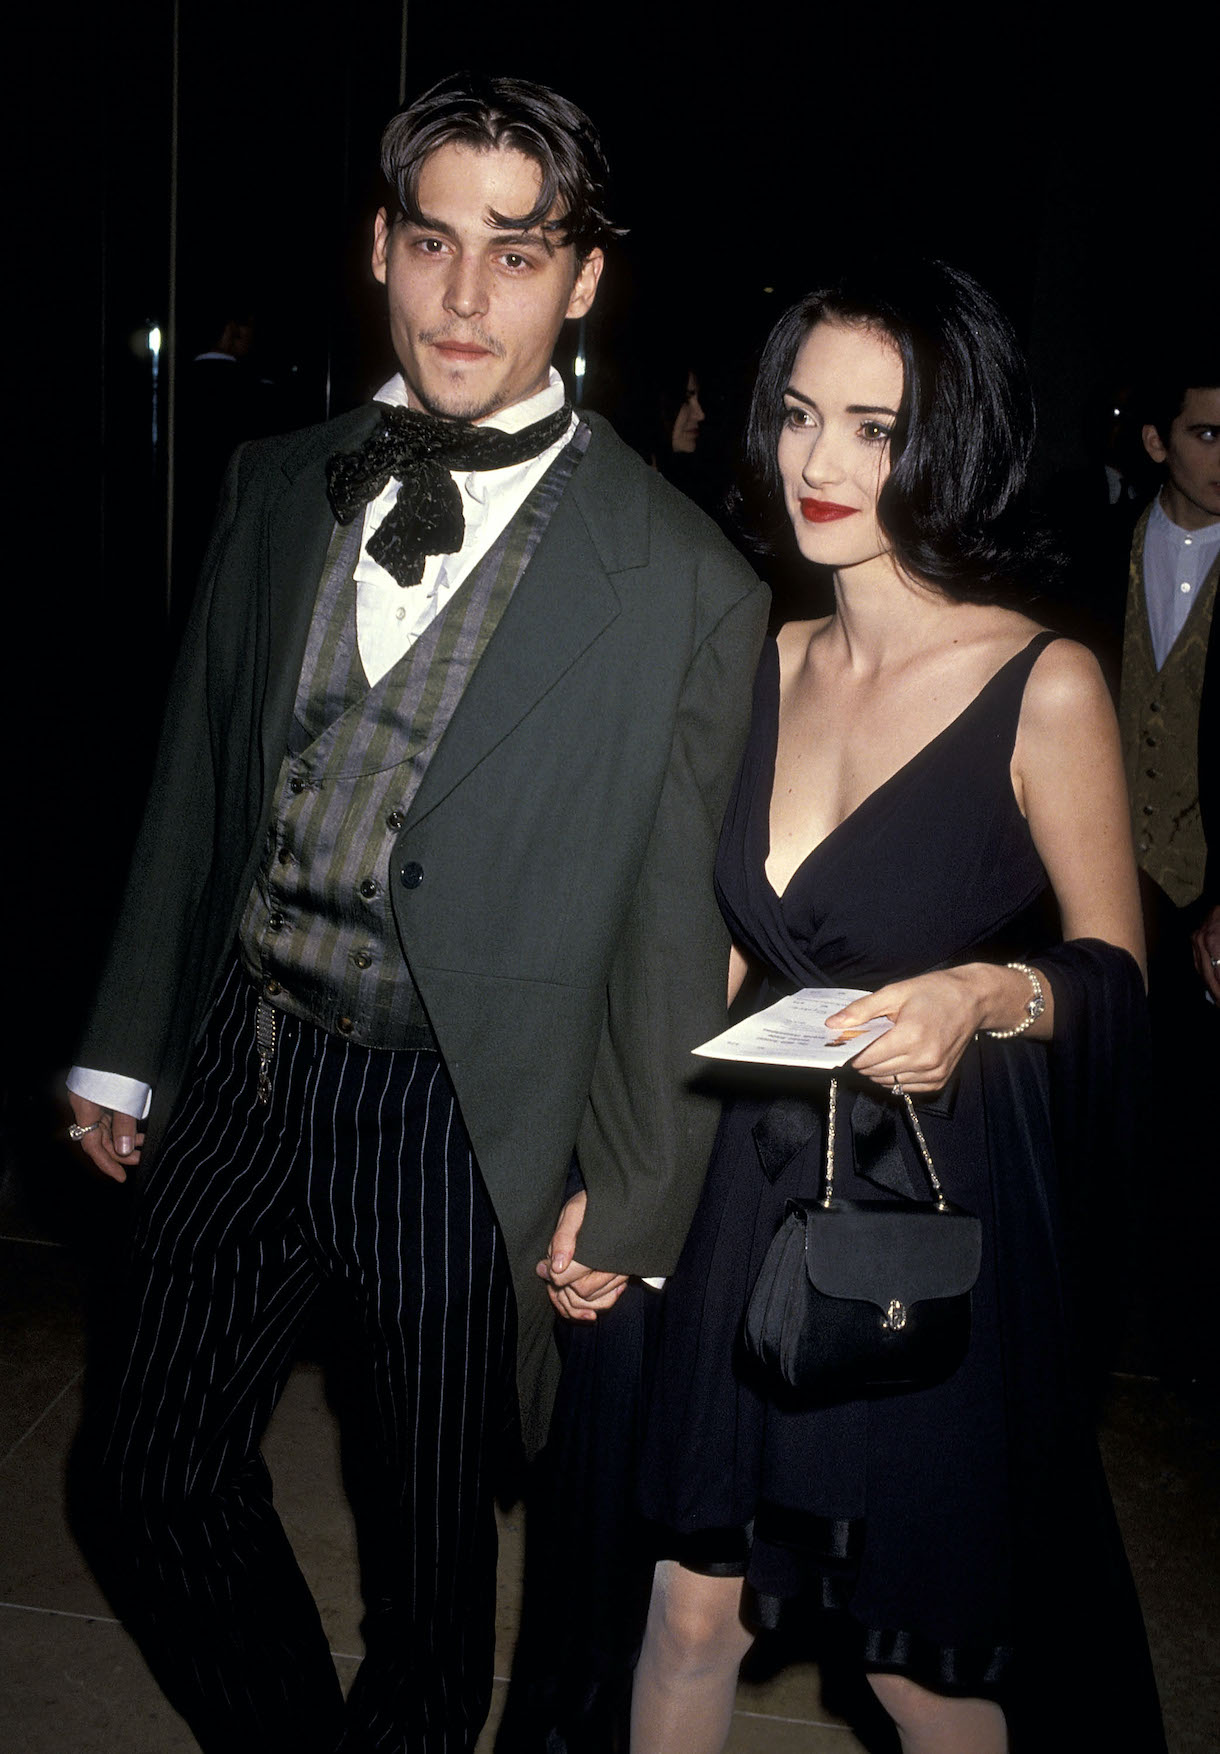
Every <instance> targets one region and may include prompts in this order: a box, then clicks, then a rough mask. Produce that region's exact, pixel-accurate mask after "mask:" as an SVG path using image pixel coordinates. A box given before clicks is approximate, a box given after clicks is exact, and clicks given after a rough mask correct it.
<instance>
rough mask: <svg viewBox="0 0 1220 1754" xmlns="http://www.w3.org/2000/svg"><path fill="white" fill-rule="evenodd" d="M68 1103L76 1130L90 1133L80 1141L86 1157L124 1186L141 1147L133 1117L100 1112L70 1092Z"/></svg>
mask: <svg viewBox="0 0 1220 1754" xmlns="http://www.w3.org/2000/svg"><path fill="white" fill-rule="evenodd" d="M68 1101H69V1102H70V1103H71V1104H72V1113H73V1115H74V1116H75V1118H76V1124H77V1126H78V1127H87V1128H88V1129H89V1130H88V1131H87V1132H86V1133H85V1135H84V1137H83V1138H82V1139H81V1141H80V1148H81V1150H82V1151H83V1152H84V1154H85V1156H86V1157H87V1158H88V1159H89V1161H90V1163H91V1164H92V1165H93V1166H94V1168H95V1169H100V1170H101V1172H102V1174H103V1175H108V1176H109V1177H110V1179H111V1181H116V1182H125V1181H126V1180H127V1171H128V1169H134V1167H135V1165H136V1164H137V1163H139V1161H140V1146H141V1145H142V1144H143V1143H144V1135H143V1133H139V1132H137V1131H136V1121H135V1116H134V1115H124V1114H119V1113H118V1112H117V1110H115V1109H111V1108H101V1107H99V1105H98V1104H97V1103H96V1102H90V1101H89V1100H88V1098H87V1097H84V1096H78V1095H77V1094H76V1092H75V1091H74V1090H69V1092H68Z"/></svg>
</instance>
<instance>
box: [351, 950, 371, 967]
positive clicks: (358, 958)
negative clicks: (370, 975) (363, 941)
mask: <svg viewBox="0 0 1220 1754" xmlns="http://www.w3.org/2000/svg"><path fill="white" fill-rule="evenodd" d="M352 961H353V962H354V963H355V964H356V967H357V968H372V966H373V959H372V957H371V956H370V955H369V953H368V951H367V950H357V951H355V953H354V954H353V956H352Z"/></svg>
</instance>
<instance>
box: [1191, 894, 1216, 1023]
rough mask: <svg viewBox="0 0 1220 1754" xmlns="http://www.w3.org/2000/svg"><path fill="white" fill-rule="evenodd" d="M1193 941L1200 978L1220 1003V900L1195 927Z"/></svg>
mask: <svg viewBox="0 0 1220 1754" xmlns="http://www.w3.org/2000/svg"><path fill="white" fill-rule="evenodd" d="M1191 942H1192V943H1193V945H1194V951H1195V967H1196V968H1197V969H1198V971H1199V978H1200V979H1201V980H1202V982H1203V985H1204V986H1205V987H1206V988H1207V990H1208V992H1209V993H1210V994H1211V996H1212V998H1213V999H1214V1000H1215V1001H1216V1003H1217V1005H1220V967H1217V964H1218V963H1220V902H1217V903H1216V905H1215V907H1213V908H1212V909H1211V910H1210V911H1209V912H1208V913H1207V914H1206V915H1205V916H1204V919H1203V923H1202V925H1200V926H1197V927H1196V928H1195V931H1194V934H1193V936H1192V939H1191Z"/></svg>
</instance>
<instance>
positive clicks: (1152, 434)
mask: <svg viewBox="0 0 1220 1754" xmlns="http://www.w3.org/2000/svg"><path fill="white" fill-rule="evenodd" d="M1140 437H1141V438H1142V439H1143V441H1144V449H1145V450H1146V451H1147V453H1148V455H1149V456H1150V457H1151V458H1152V461H1153V462H1154V463H1167V462H1168V461H1169V452H1168V451H1167V450H1166V449H1165V446H1164V444H1163V442H1162V440H1161V435H1160V433H1159V432H1158V431H1157V429H1156V427H1155V426H1145V427H1144V428H1143V429H1142V430H1141V432H1140Z"/></svg>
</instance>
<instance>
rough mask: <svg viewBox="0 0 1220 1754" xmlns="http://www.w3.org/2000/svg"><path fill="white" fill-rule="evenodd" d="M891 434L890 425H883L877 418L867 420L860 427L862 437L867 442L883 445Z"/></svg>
mask: <svg viewBox="0 0 1220 1754" xmlns="http://www.w3.org/2000/svg"><path fill="white" fill-rule="evenodd" d="M889 436H890V429H889V427H888V426H882V425H881V424H880V423H879V422H878V421H876V420H866V421H865V422H864V425H863V426H862V427H861V428H860V437H861V438H862V439H863V440H864V442H865V443H866V444H870V445H883V444H885V442H886V440H887V439H888V438H889Z"/></svg>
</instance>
